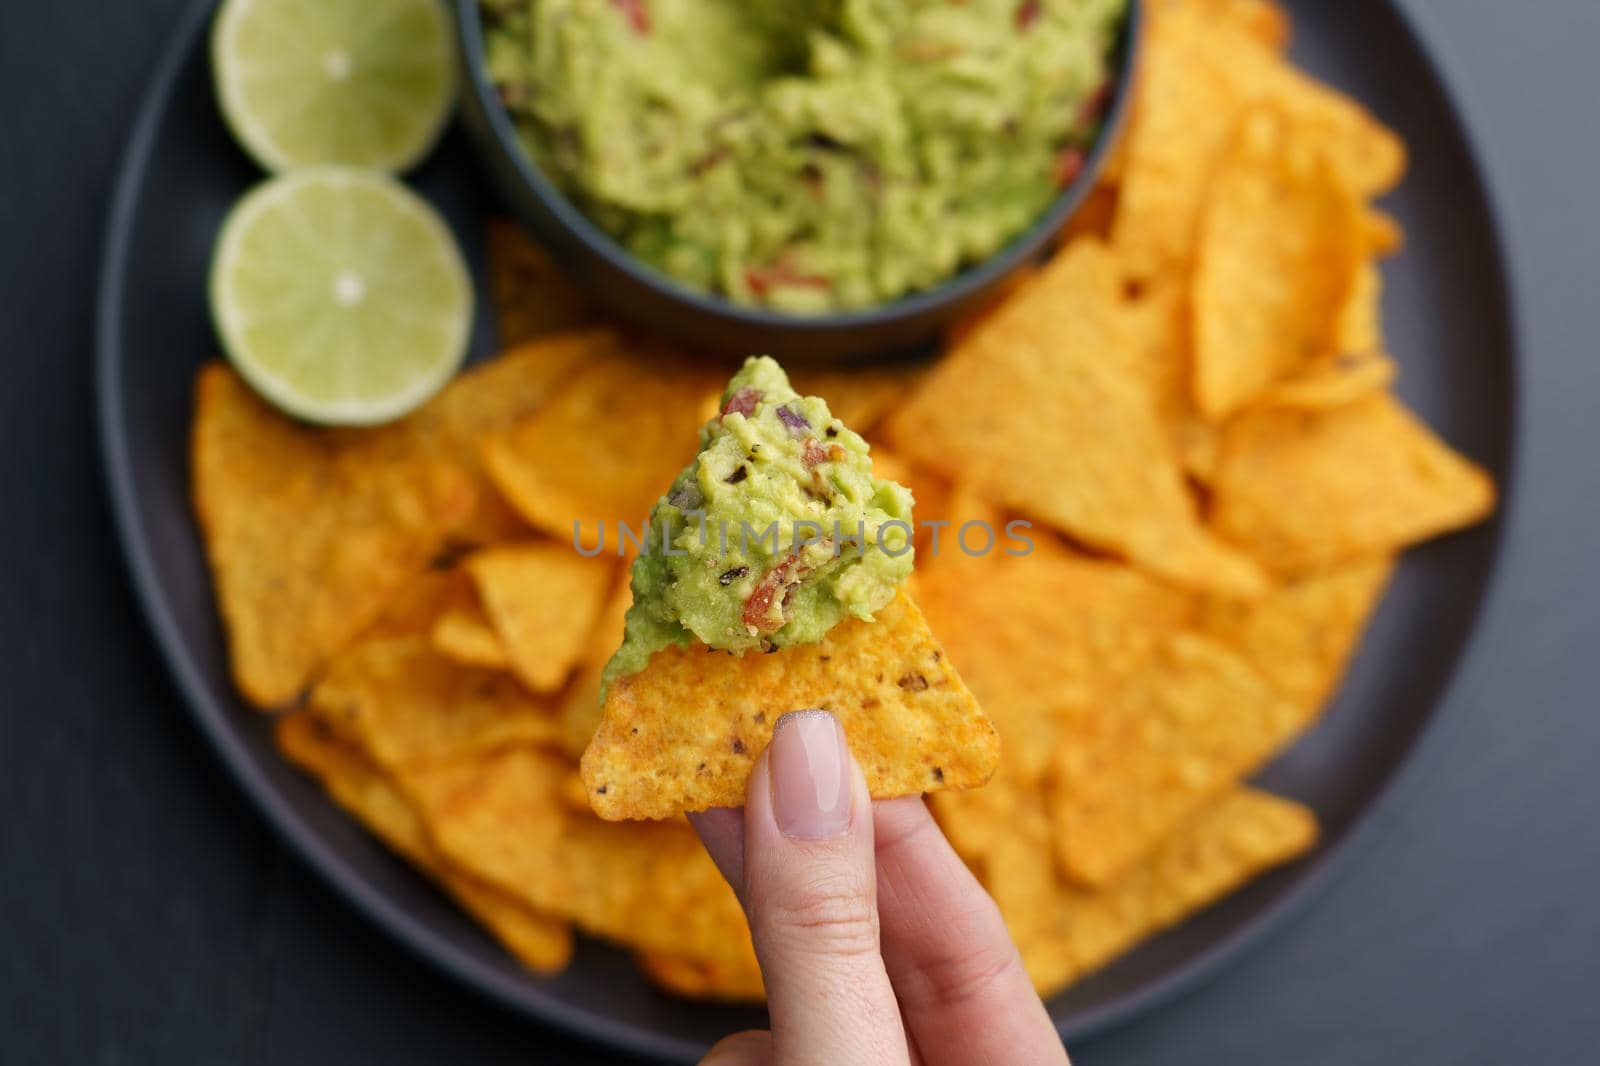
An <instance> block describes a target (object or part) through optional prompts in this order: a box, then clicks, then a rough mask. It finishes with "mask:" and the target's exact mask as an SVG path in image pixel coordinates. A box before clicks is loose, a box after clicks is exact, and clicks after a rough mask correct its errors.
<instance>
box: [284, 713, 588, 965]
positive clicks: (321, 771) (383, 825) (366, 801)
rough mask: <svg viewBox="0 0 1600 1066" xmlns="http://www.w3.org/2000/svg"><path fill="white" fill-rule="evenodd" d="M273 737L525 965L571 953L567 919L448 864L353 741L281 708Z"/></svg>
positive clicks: (560, 961)
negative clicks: (283, 713) (526, 903)
mask: <svg viewBox="0 0 1600 1066" xmlns="http://www.w3.org/2000/svg"><path fill="white" fill-rule="evenodd" d="M276 737H277V741H278V747H279V748H280V749H281V750H282V751H283V753H284V755H285V756H287V757H288V758H289V760H290V761H291V762H295V763H298V764H299V765H300V766H301V767H303V768H304V769H306V770H308V771H310V772H311V773H312V774H314V775H316V777H317V778H318V779H319V780H320V781H321V782H322V786H323V787H324V788H326V789H327V790H328V795H330V796H331V797H333V800H334V802H335V803H337V804H338V805H339V806H341V807H343V808H344V809H345V810H346V811H348V812H350V813H351V814H352V815H354V816H355V817H356V818H358V819H359V820H360V821H361V822H363V823H364V824H365V825H366V826H367V827H368V828H369V829H371V830H372V831H373V833H375V834H377V836H378V837H379V838H380V839H382V840H383V842H384V843H386V844H388V845H389V846H390V847H391V848H393V849H394V850H395V851H397V852H399V853H400V854H401V855H402V856H404V857H405V858H406V859H407V860H408V861H410V862H411V863H413V864H414V865H416V866H417V867H419V868H421V869H422V870H423V871H424V872H426V873H428V874H430V875H431V876H433V877H434V878H435V879H437V880H438V881H439V882H440V883H442V884H443V885H444V886H445V887H446V888H447V889H449V891H450V894H451V895H453V896H455V897H456V899H458V900H459V901H460V902H461V904H462V906H464V907H466V909H467V910H468V911H470V912H471V913H472V914H473V915H474V916H475V917H476V918H477V919H478V920H479V921H480V922H482V923H483V924H484V925H486V926H488V927H489V929H490V931H492V932H493V933H494V935H495V936H497V937H499V938H500V941H501V943H503V944H504V945H505V946H506V948H507V949H508V950H509V951H510V952H511V953H512V954H513V955H515V956H516V957H517V958H518V959H520V960H521V961H522V962H523V963H524V964H525V965H527V966H529V967H530V968H532V969H535V970H538V971H541V972H545V973H551V972H554V971H557V970H560V969H562V968H563V967H565V966H566V965H567V961H568V960H569V959H570V958H571V957H572V930H571V928H570V927H569V926H568V925H567V923H566V922H564V921H561V920H560V919H558V918H553V917H551V916H549V915H547V914H543V913H540V912H538V911H535V910H532V909H531V908H529V907H526V906H524V905H523V904H522V903H520V902H518V901H517V900H516V899H515V898H513V897H512V896H511V895H509V894H507V893H505V892H503V891H501V890H500V889H497V888H495V887H494V886H493V885H490V884H487V883H485V882H483V881H480V880H478V879H477V878H474V877H472V876H470V875H468V874H464V873H462V872H460V871H459V870H456V869H454V868H452V867H451V866H450V865H449V864H448V863H446V862H445V861H444V860H443V859H442V858H441V857H440V856H439V855H438V854H437V853H436V852H435V851H434V849H433V845H432V843H431V842H430V841H429V839H428V832H427V828H426V827H425V826H424V825H423V824H422V820H421V818H420V817H419V816H418V814H417V811H416V809H415V808H414V807H413V806H412V805H411V804H410V802H408V801H407V799H406V797H405V796H404V795H403V794H402V793H401V792H400V790H399V789H398V788H396V787H395V785H394V783H393V782H392V781H390V780H389V778H388V777H387V776H386V775H384V774H383V773H382V772H381V771H380V770H378V769H377V768H376V767H374V766H373V765H372V764H371V763H369V762H368V761H367V760H366V758H365V757H364V756H363V755H362V753H361V752H360V751H359V750H358V749H355V748H352V747H349V746H348V745H346V744H344V743H342V742H341V741H339V740H338V739H337V738H336V737H335V736H334V735H333V734H332V733H331V732H329V731H328V730H327V729H325V728H324V727H323V725H322V724H321V723H320V722H319V721H318V720H317V719H316V718H314V717H313V716H311V715H309V714H291V715H286V716H284V717H283V718H282V719H280V720H279V722H278V727H277V732H276Z"/></svg>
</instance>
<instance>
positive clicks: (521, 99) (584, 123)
mask: <svg viewBox="0 0 1600 1066" xmlns="http://www.w3.org/2000/svg"><path fill="white" fill-rule="evenodd" d="M480 2H481V4H482V10H483V12H484V15H485V25H486V42H487V49H488V71H489V76H490V78H491V79H492V80H493V81H494V82H495V83H496V84H497V85H498V87H499V89H500V91H501V95H502V98H503V99H504V100H505V102H506V105H507V107H508V109H509V112H510V114H511V116H512V118H513V120H514V121H515V123H516V124H517V126H518V128H519V130H520V133H521V135H522V139H523V141H524V143H525V144H526V145H527V147H528V150H529V152H530V154H531V155H532V156H533V158H534V159H535V160H536V161H537V162H538V164H539V165H540V167H541V168H542V169H543V170H544V171H545V173H546V174H548V175H549V176H550V177H551V178H552V179H553V180H554V181H555V182H556V183H557V184H558V185H560V186H561V187H562V188H563V189H564V191H565V192H566V193H567V195H568V196H569V197H571V198H572V200H573V201H574V202H575V203H576V204H577V205H578V206H579V207H580V208H581V209H582V210H583V211H584V212H585V213H586V214H588V215H589V216H590V217H591V218H592V219H593V220H594V221H595V222H597V223H598V224H599V225H600V226H601V227H602V228H604V229H605V230H607V231H608V232H610V233H611V234H612V235H613V236H614V237H616V238H617V240H618V241H620V242H621V243H622V244H623V245H624V246H626V247H627V248H628V249H629V250H630V251H631V252H633V254H634V255H636V256H638V257H639V258H640V259H642V260H644V261H645V262H646V263H649V264H650V265H652V266H654V267H655V268H657V269H658V270H661V271H663V272H664V273H666V274H668V275H671V276H672V277H674V278H676V279H677V280H678V281H679V282H681V283H682V284H684V285H685V286H688V287H689V288H692V289H696V290H701V291H708V292H716V293H720V294H722V295H724V296H727V297H729V298H731V299H732V300H734V301H737V302H739V303H745V304H763V305H766V306H769V307H774V308H778V309H781V310H784V311H789V312H794V313H815V312H822V311H829V310H836V309H851V308H864V307H870V306H873V305H877V304H882V303H885V302H887V301H890V300H893V299H896V298H897V297H900V296H903V295H905V294H906V293H910V292H914V291H916V290H919V289H926V288H928V287H930V286H933V285H936V284H938V283H939V282H941V281H943V280H945V279H946V278H949V277H950V276H951V275H953V274H955V273H956V272H957V271H959V270H961V269H962V268H963V267H965V266H968V265H970V264H973V263H976V262H978V261H980V260H982V259H984V258H986V257H987V256H989V255H990V254H992V253H994V252H996V251H998V250H999V249H1000V248H1001V247H1003V246H1004V245H1005V244H1006V243H1007V242H1009V241H1010V239H1011V238H1013V237H1015V236H1017V235H1018V234H1019V233H1021V232H1022V231H1023V230H1024V229H1025V228H1027V226H1028V225H1029V223H1031V222H1032V221H1033V220H1034V219H1035V218H1037V217H1038V215H1039V214H1040V212H1041V211H1043V209H1044V208H1045V207H1046V206H1047V205H1048V203H1049V202H1050V200H1051V198H1052V197H1053V195H1054V194H1055V192H1056V190H1057V189H1058V188H1060V187H1061V186H1062V185H1063V184H1065V183H1066V182H1067V181H1070V180H1071V178H1072V177H1073V176H1074V175H1075V174H1076V173H1077V170H1078V168H1080V167H1081V166H1082V163H1083V149H1084V147H1085V146H1086V145H1087V144H1089V143H1090V142H1091V141H1092V140H1093V138H1094V136H1095V134H1096V133H1097V130H1098V126H1099V121H1100V117H1101V115H1100V112H1101V110H1102V108H1103V106H1104V104H1105V101H1106V97H1107V91H1106V86H1107V79H1108V77H1109V73H1110V71H1109V58H1110V51H1111V47H1112V43H1113V40H1114V36H1115V32H1116V29H1117V27H1118V25H1119V23H1120V20H1121V18H1122V16H1123V13H1124V11H1125V9H1126V5H1127V0H960V2H957V0H480Z"/></svg>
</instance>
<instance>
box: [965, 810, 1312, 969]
mask: <svg viewBox="0 0 1600 1066" xmlns="http://www.w3.org/2000/svg"><path fill="white" fill-rule="evenodd" d="M1316 837H1317V823H1316V818H1315V816H1313V815H1312V813H1311V812H1310V811H1309V810H1307V809H1306V808H1305V807H1303V806H1301V805H1300V804H1298V803H1294V802H1292V801H1290V800H1285V799H1280V798H1278V797H1276V796H1272V795H1269V794H1267V793H1265V792H1259V791H1256V790H1255V789H1244V788H1241V789H1235V790H1233V791H1231V792H1229V793H1227V794H1226V795H1224V796H1223V797H1222V798H1220V799H1219V800H1217V801H1216V802H1215V803H1214V804H1213V805H1211V806H1210V807H1208V808H1206V809H1205V810H1203V811H1200V812H1198V813H1197V815H1196V816H1195V817H1194V818H1193V819H1192V820H1191V821H1189V822H1188V823H1187V824H1185V825H1184V826H1182V827H1181V828H1180V829H1179V830H1178V831H1177V832H1175V833H1174V834H1173V835H1172V836H1171V837H1170V838H1168V839H1167V840H1165V841H1163V842H1162V844H1161V845H1160V846H1159V847H1158V848H1157V849H1156V850H1155V851H1153V852H1152V853H1151V854H1150V855H1148V856H1147V857H1146V858H1145V859H1144V860H1143V861H1142V862H1140V863H1139V864H1138V865H1137V866H1135V867H1133V868H1132V869H1130V870H1128V871H1127V872H1126V873H1125V874H1124V875H1123V876H1122V877H1121V878H1119V879H1118V880H1117V881H1116V883H1115V884H1112V885H1109V886H1107V887H1106V888H1104V889H1100V890H1094V889H1086V888H1082V887H1079V886H1074V885H1071V884H1068V883H1067V882H1065V881H1063V880H1062V879H1061V877H1060V875H1059V873H1058V872H1057V871H1056V869H1055V868H1054V866H1053V865H1052V863H1051V861H1050V857H1049V856H1050V847H1049V841H1048V828H1047V826H1046V825H1045V824H1044V823H1043V819H1042V816H1041V815H1040V813H1039V812H1037V811H1028V812H1025V815H1024V816H1023V817H1020V818H1019V819H1018V820H1017V821H1016V822H1015V823H1014V825H1013V828H1012V831H1010V832H1008V833H1007V834H1005V835H1004V836H1003V837H1001V838H1000V841H999V844H998V846H997V847H996V848H995V850H994V852H993V853H992V854H991V855H990V857H989V858H988V859H987V860H986V861H985V862H984V863H983V864H982V865H981V866H980V868H979V872H980V876H981V877H982V879H983V882H984V885H985V886H986V887H987V888H988V889H989V891H990V893H991V894H992V895H993V896H994V900H995V902H996V903H997V904H998V905H999V907H1000V912H1001V914H1002V916H1004V918H1005V920H1006V924H1007V926H1008V927H1009V928H1010V930H1011V934H1012V936H1013V937H1014V938H1015V940H1016V941H1017V946H1018V948H1019V949H1020V950H1021V952H1022V961H1023V963H1024V965H1025V966H1026V967H1027V969H1028V973H1029V975H1030V976H1031V977H1032V978H1033V982H1034V985H1035V986H1036V987H1037V988H1038V990H1039V993H1040V995H1043V996H1049V995H1051V994H1053V993H1055V992H1056V991H1059V990H1060V989H1061V988H1063V987H1065V986H1066V985H1067V984H1070V983H1071V982H1072V981H1075V980H1077V979H1078V978H1081V977H1083V976H1084V975H1086V974H1088V973H1090V972H1092V971H1094V970H1096V969H1099V968H1100V967H1101V966H1103V965H1105V964H1106V963H1107V962H1109V961H1110V960H1111V959H1113V958H1115V957H1116V956H1118V955H1120V954H1122V953H1123V952H1125V951H1127V950H1128V949H1130V948H1132V947H1133V946H1134V945H1135V944H1137V943H1139V942H1140V941H1142V940H1144V939H1146V938H1147V937H1149V936H1151V935H1153V934H1155V933H1157V932H1159V931H1160V930H1162V929H1164V928H1167V927H1168V926H1171V925H1174V924H1176V923H1177V922H1179V921H1181V920H1183V919H1184V918H1186V917H1188V916H1189V915H1190V914H1192V913H1194V912H1195V911H1197V910H1200V909H1202V908H1204V907H1206V906H1208V905H1209V904H1211V903H1212V902H1214V901H1215V900H1217V899H1220V898H1221V897H1222V896H1225V895H1227V894H1228V893H1229V892H1231V891H1233V890H1234V889H1235V888H1237V887H1238V886H1240V885H1242V884H1243V883H1245V882H1246V881H1248V880H1250V879H1251V878H1253V877H1255V876H1257V875H1258V874H1260V873H1262V872H1264V871H1266V870H1268V869H1270V868H1272V867H1274V866H1278V865H1280V864H1282V863H1285V862H1288V861H1289V860H1291V859H1293V858H1295V857H1297V856H1299V855H1301V854H1303V853H1304V852H1306V851H1307V850H1308V849H1309V848H1310V847H1311V846H1312V845H1313V844H1314V843H1315V842H1316Z"/></svg>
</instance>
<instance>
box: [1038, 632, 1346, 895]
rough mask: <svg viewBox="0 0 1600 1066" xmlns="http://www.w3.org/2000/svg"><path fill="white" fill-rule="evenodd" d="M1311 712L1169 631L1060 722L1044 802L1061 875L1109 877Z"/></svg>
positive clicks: (1225, 653) (1235, 662) (1095, 880)
mask: <svg viewBox="0 0 1600 1066" xmlns="http://www.w3.org/2000/svg"><path fill="white" fill-rule="evenodd" d="M1315 710H1316V709H1315V708H1314V707H1307V706H1303V705H1301V704H1297V703H1295V702H1293V701H1291V700H1288V699H1285V698H1284V697H1282V696H1280V695H1279V694H1278V693H1277V692H1275V691H1274V690H1273V688H1272V686H1271V685H1269V684H1268V682H1267V680H1266V679H1265V678H1263V677H1262V676H1261V675H1260V674H1259V673H1257V672H1256V671H1255V670H1254V669H1253V668H1252V667H1251V666H1250V665H1249V664H1248V663H1246V662H1245V661H1244V660H1243V659H1241V658H1240V657H1239V656H1238V655H1235V654H1234V653H1233V652H1231V651H1229V650H1228V649H1227V648H1225V647H1223V646H1222V645H1220V644H1218V643H1216V642H1215V641H1211V640H1208V639H1206V638H1204V637H1200V636H1197V635H1192V634H1187V633H1184V634H1179V635H1177V636H1175V637H1174V638H1173V639H1172V640H1171V641H1170V642H1169V643H1168V644H1167V646H1166V647H1165V648H1163V649H1162V652H1161V654H1160V655H1159V656H1158V657H1157V658H1156V660H1155V661H1154V662H1152V663H1151V664H1150V666H1148V667H1147V668H1145V669H1144V670H1141V671H1140V672H1139V673H1138V674H1137V675H1136V676H1135V677H1133V678H1132V679H1130V680H1129V682H1128V683H1127V684H1126V685H1125V686H1124V687H1123V688H1122V690H1121V691H1120V692H1118V693H1117V694H1116V695H1115V696H1114V697H1113V698H1112V699H1110V700H1108V701H1107V703H1106V704H1105V705H1103V706H1102V707H1100V708H1097V709H1096V710H1095V711H1094V712H1091V713H1088V714H1083V715H1080V716H1078V717H1077V718H1076V719H1074V721H1073V722H1072V723H1071V724H1070V725H1069V726H1068V728H1067V729H1066V730H1065V738H1064V741H1065V742H1064V743H1063V744H1062V746H1061V748H1060V749H1059V752H1058V755H1057V763H1056V768H1055V779H1054V783H1053V788H1052V789H1051V790H1050V798H1049V804H1050V817H1051V819H1052V821H1053V823H1054V825H1055V841H1056V858H1057V861H1058V862H1059V863H1060V865H1061V869H1062V872H1063V873H1064V874H1066V875H1067V876H1068V877H1069V878H1071V879H1072V880H1074V881H1077V882H1079V883H1082V884H1087V885H1107V884H1110V883H1112V882H1113V881H1115V880H1116V879H1117V878H1118V877H1119V876H1121V874H1122V873H1123V871H1125V870H1127V869H1128V868H1129V867H1131V866H1132V865H1133V864H1134V863H1136V862H1138V861H1139V859H1141V858H1142V857H1143V856H1145V855H1147V854H1149V853H1150V852H1151V851H1152V850H1153V849H1154V848H1155V847H1156V846H1157V845H1158V844H1159V843H1160V842H1161V841H1162V840H1164V839H1165V838H1166V837H1167V836H1168V835H1169V834H1170V833H1172V831H1173V830H1174V829H1175V828H1176V827H1177V826H1179V825H1181V824H1182V823H1183V822H1184V821H1185V820H1186V819H1188V818H1190V817H1192V816H1193V815H1194V813H1195V812H1196V811H1199V810H1200V809H1202V808H1203V807H1205V806H1206V805H1207V804H1208V803H1210V802H1211V801H1212V800H1213V799H1215V798H1216V797H1217V796H1220V795H1221V794H1223V793H1224V792H1226V791H1227V790H1228V789H1229V788H1231V787H1232V786H1234V785H1235V784H1237V783H1238V782H1239V780H1240V779H1242V778H1243V777H1244V776H1245V775H1247V774H1249V773H1250V772H1252V771H1253V770H1255V768H1256V767H1258V766H1260V765H1261V764H1262V763H1264V762H1266V760H1267V759H1268V758H1270V757H1271V756H1272V755H1273V754H1274V753H1275V752H1277V751H1278V750H1279V749H1280V748H1282V747H1283V746H1284V745H1286V744H1288V743H1289V742H1290V741H1291V740H1293V739H1294V738H1295V737H1297V736H1298V735H1299V734H1300V732H1301V730H1303V729H1304V728H1305V727H1306V726H1307V725H1309V724H1310V722H1311V720H1312V718H1313V717H1314V714H1315Z"/></svg>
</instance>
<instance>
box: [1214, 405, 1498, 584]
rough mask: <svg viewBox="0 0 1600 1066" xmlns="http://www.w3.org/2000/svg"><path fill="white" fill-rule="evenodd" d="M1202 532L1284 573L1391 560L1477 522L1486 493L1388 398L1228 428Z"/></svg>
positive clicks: (1249, 418)
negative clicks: (1207, 528)
mask: <svg viewBox="0 0 1600 1066" xmlns="http://www.w3.org/2000/svg"><path fill="white" fill-rule="evenodd" d="M1214 491H1215V499H1214V506H1213V513H1212V522H1213V524H1214V525H1215V527H1216V528H1217V530H1218V531H1219V532H1220V533H1221V534H1222V535H1223V536H1225V537H1227V538H1228V539H1229V540H1231V541H1233V542H1235V543H1236V544H1239V545H1240V546H1242V547H1244V548H1247V549H1248V550H1249V551H1250V553H1251V554H1252V555H1254V556H1255V557H1256V558H1258V559H1260V560H1261V561H1262V562H1264V563H1266V564H1267V565H1268V566H1271V567H1272V568H1274V569H1276V570H1279V571H1282V572H1285V573H1292V572H1296V571H1303V570H1307V569H1311V568H1315V567H1321V566H1330V565H1333V564H1335V563H1339V562H1342V561H1344V560H1348V559H1355V558H1359V557H1363V556H1371V555H1376V554H1382V553H1386V552H1391V551H1395V550H1397V549H1399V548H1403V547H1406V546H1407V545H1409V544H1414V543H1416V542H1418V541H1421V540H1426V539H1427V538H1429V537H1433V536H1436V535H1438V534H1440V533H1445V532H1448V531H1450V530H1453V529H1459V528H1461V527H1462V526H1467V525H1471V524H1472V523H1474V522H1477V521H1479V520H1480V519H1482V518H1483V517H1484V516H1485V515H1487V514H1488V513H1489V512H1490V510H1491V509H1492V508H1493V507H1494V497H1495V492H1494V483H1493V481H1491V480H1490V478H1489V476H1488V474H1486V473H1485V472H1484V471H1483V470H1482V469H1481V468H1479V467H1478V466H1477V465H1476V464H1474V463H1473V462H1472V461H1471V460H1468V459H1466V458H1463V457H1462V456H1460V455H1458V454H1457V453H1455V452H1454V451H1452V450H1451V449H1450V448H1449V446H1448V445H1446V444H1445V443H1444V442H1442V441H1441V440H1439V438H1437V437H1435V436H1434V435H1433V433H1432V432H1431V431H1430V430H1429V429H1428V427H1427V426H1425V425H1423V424H1422V422H1421V421H1419V420H1418V419H1417V418H1416V416H1414V415H1413V414H1411V412H1409V411H1407V410H1406V409H1405V408H1404V407H1403V406H1402V405H1401V404H1400V402H1399V401H1398V400H1395V399H1394V398H1393V397H1390V396H1388V395H1386V394H1378V395H1373V396H1369V397H1367V398H1366V399H1362V400H1358V401H1356V402H1354V403H1348V404H1344V405H1342V406H1338V407H1332V408H1327V409H1323V410H1318V411H1301V410H1290V409H1284V408H1273V409H1263V410H1259V411H1251V412H1247V413H1245V414H1243V415H1241V416H1240V417H1239V418H1236V419H1234V420H1233V421H1232V422H1231V423H1229V425H1228V428H1227V431H1226V433H1225V434H1224V437H1223V443H1222V455H1221V462H1220V465H1219V468H1218V472H1217V479H1216V483H1215V485H1214Z"/></svg>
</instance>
